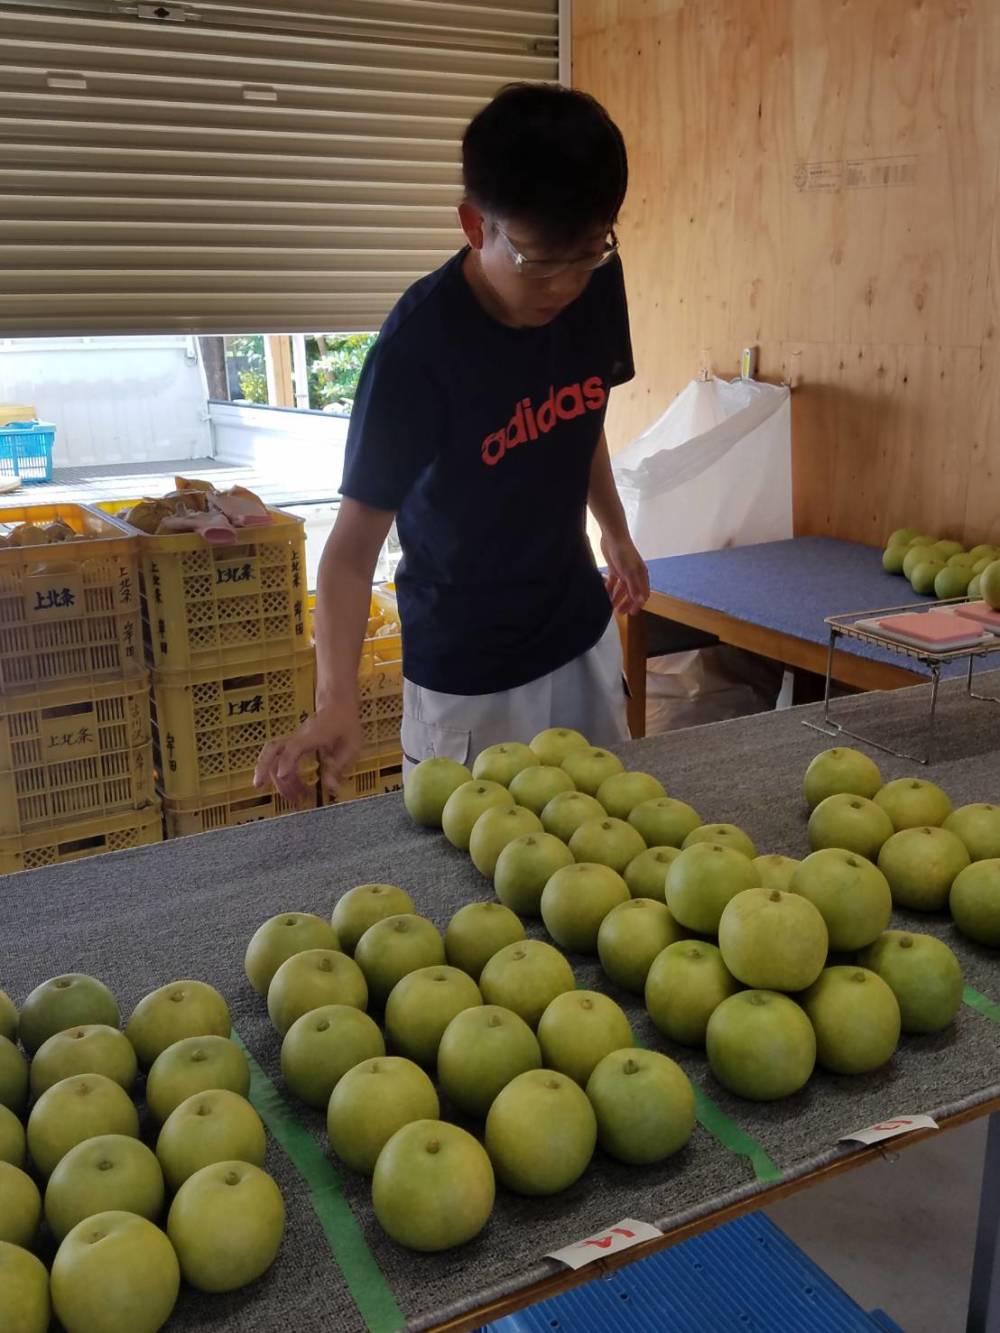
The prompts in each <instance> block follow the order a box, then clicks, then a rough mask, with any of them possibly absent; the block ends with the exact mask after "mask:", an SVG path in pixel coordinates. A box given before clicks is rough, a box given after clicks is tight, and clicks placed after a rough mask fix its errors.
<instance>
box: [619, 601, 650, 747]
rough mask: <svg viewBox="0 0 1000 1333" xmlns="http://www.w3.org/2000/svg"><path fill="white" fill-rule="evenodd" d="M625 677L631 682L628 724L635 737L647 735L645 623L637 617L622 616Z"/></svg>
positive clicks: (629, 684)
mask: <svg viewBox="0 0 1000 1333" xmlns="http://www.w3.org/2000/svg"><path fill="white" fill-rule="evenodd" d="M618 632H619V633H620V634H621V639H622V657H623V659H624V662H625V679H626V680H627V681H628V688H629V694H630V698H629V701H628V727H629V731H630V732H631V733H632V739H633V740H638V739H639V737H640V736H645V734H646V622H645V620H643V618H642V612H641V611H640V612H639V614H638V615H637V616H619V617H618Z"/></svg>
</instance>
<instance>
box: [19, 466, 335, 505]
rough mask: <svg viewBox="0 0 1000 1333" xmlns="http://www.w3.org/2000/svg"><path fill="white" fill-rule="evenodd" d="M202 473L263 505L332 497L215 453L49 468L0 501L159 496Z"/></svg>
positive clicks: (319, 487) (320, 484)
mask: <svg viewBox="0 0 1000 1333" xmlns="http://www.w3.org/2000/svg"><path fill="white" fill-rule="evenodd" d="M177 475H180V476H182V477H205V478H207V479H208V480H210V481H212V482H214V484H215V485H216V487H217V488H218V489H219V490H224V489H225V488H226V487H227V486H237V485H238V486H246V487H247V488H248V489H249V490H252V491H255V492H256V493H257V494H258V495H259V496H260V497H261V499H262V500H266V501H267V503H268V504H276V505H281V504H290V503H296V502H300V501H301V502H304V503H313V504H315V503H316V502H318V501H322V500H331V499H333V500H335V499H336V496H331V495H330V488H329V483H328V481H327V480H326V479H325V478H318V479H317V480H316V481H315V483H312V484H310V483H304V482H303V481H302V480H301V478H298V477H297V478H296V479H295V480H294V481H292V482H289V481H288V480H287V479H286V478H284V477H282V476H279V475H275V474H273V473H271V472H267V471H263V470H261V469H258V468H251V467H244V466H243V465H242V464H239V463H225V462H220V461H219V459H216V458H187V459H183V460H181V461H180V462H176V463H171V462H166V463H135V464H128V463H106V464H100V465H95V466H93V467H63V468H54V469H53V473H52V480H51V481H48V482H38V483H35V484H32V485H29V486H21V487H20V488H19V489H18V490H16V491H12V492H10V493H9V494H8V495H5V496H4V497H3V500H2V502H0V503H3V504H25V505H28V504H65V503H78V504H93V503H94V501H95V500H113V499H116V498H117V497H119V496H139V495H164V494H165V493H166V492H167V491H172V490H173V488H174V477H175V476H177Z"/></svg>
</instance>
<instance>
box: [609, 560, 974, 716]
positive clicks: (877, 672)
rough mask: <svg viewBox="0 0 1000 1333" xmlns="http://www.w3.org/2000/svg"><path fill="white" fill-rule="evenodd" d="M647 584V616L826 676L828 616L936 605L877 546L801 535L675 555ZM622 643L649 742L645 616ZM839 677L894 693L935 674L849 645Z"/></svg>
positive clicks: (633, 710) (841, 651) (840, 653)
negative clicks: (888, 565) (892, 568)
mask: <svg viewBox="0 0 1000 1333" xmlns="http://www.w3.org/2000/svg"><path fill="white" fill-rule="evenodd" d="M649 581H650V596H649V601H648V602H647V603H646V610H647V611H648V612H650V613H651V614H652V615H655V616H659V617H661V618H663V619H665V620H672V621H675V622H677V623H679V624H681V625H687V626H690V627H691V628H692V629H698V630H702V631H704V632H706V633H708V634H714V635H716V636H717V637H718V638H719V639H720V640H721V641H722V642H723V643H730V644H733V645H734V646H735V647H737V648H745V649H746V650H747V651H748V652H752V653H758V654H760V655H761V656H762V657H769V658H772V659H773V660H774V661H776V662H781V663H783V664H784V665H785V666H786V667H789V668H792V669H798V670H800V671H810V672H813V673H814V674H816V675H820V676H821V675H823V674H824V673H825V672H826V669H827V649H828V645H829V637H830V636H829V627H828V626H827V625H826V623H825V617H826V616H830V615H838V614H840V613H843V612H850V611H858V612H860V611H864V610H865V609H866V608H871V609H872V610H874V609H876V608H878V607H883V606H896V605H898V604H899V603H901V602H910V601H915V602H919V601H926V602H928V603H930V602H931V601H933V600H934V599H933V598H931V597H927V598H920V597H918V596H917V595H916V594H915V593H913V592H912V591H911V589H910V587H909V584H908V583H907V582H906V580H905V579H903V578H900V577H899V576H898V575H893V574H887V573H886V572H885V571H884V570H883V568H882V552H881V551H880V550H878V549H877V548H875V547H871V546H862V545H861V544H860V543H859V542H845V541H838V540H837V539H835V538H832V537H794V538H791V539H790V540H788V541H780V542H763V543H761V544H760V545H759V546H731V547H727V548H725V549H724V550H721V551H701V552H698V553H697V554H695V555H676V556H667V557H665V558H663V559H660V560H651V561H650V562H649ZM624 641H625V657H626V674H627V676H628V680H629V687H630V689H631V693H632V699H631V704H630V709H629V723H630V725H631V730H632V735H633V736H641V735H644V734H645V715H646V632H645V625H644V622H643V619H642V617H641V616H630V617H629V618H628V620H627V622H626V624H625V630H624ZM994 665H995V663H994ZM963 668H964V663H963V664H956V665H955V666H953V667H949V668H946V669H945V670H944V672H943V675H944V677H945V678H946V679H947V678H949V677H950V676H953V675H959V674H961V672H962V670H963ZM976 669H977V670H978V669H979V667H978V666H977V668H976ZM832 675H833V679H834V680H836V681H838V682H839V683H840V684H843V685H850V686H853V687H855V688H857V689H861V690H892V689H898V688H900V687H902V686H906V685H914V684H917V683H918V682H920V681H922V680H926V679H927V678H928V676H929V672H928V670H927V669H926V668H925V667H922V666H921V665H920V664H919V663H917V662H909V663H906V664H903V663H902V660H901V659H900V657H898V656H894V655H893V654H892V653H891V652H888V651H886V650H884V649H879V648H877V647H874V646H872V645H868V644H862V643H858V642H856V641H855V642H846V641H844V640H841V641H840V643H839V646H838V649H837V652H836V653H835V654H834V661H833V672H832Z"/></svg>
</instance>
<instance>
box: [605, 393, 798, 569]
mask: <svg viewBox="0 0 1000 1333" xmlns="http://www.w3.org/2000/svg"><path fill="white" fill-rule="evenodd" d="M791 444H792V416H791V395H790V392H789V390H788V389H787V388H785V387H783V386H778V385H773V384H758V383H757V382H756V381H754V380H736V381H734V382H733V383H732V384H730V383H728V382H727V381H725V380H721V379H710V380H692V381H691V383H690V384H689V385H688V386H687V388H686V389H684V390H683V391H682V392H681V393H680V394H678V396H677V397H676V398H675V399H674V401H673V402H672V403H671V404H670V406H669V407H668V408H667V410H666V411H665V412H664V414H663V416H662V417H660V419H659V421H657V422H655V423H654V424H653V425H652V426H651V427H650V428H649V430H647V431H645V432H644V434H642V435H640V436H639V438H638V439H637V440H633V442H632V443H631V444H630V445H628V446H627V447H626V448H625V449H623V450H622V451H621V453H619V454H618V455H616V457H615V459H614V473H615V480H616V482H617V484H618V490H619V493H620V495H621V498H622V503H623V504H624V506H625V514H626V517H627V518H628V525H629V531H630V532H631V534H632V539H633V541H634V542H635V544H636V545H637V546H638V548H639V551H640V554H641V555H642V556H643V557H644V558H645V559H647V560H653V559H655V558H656V557H657V556H664V555H687V554H689V553H690V552H692V551H713V550H718V549H719V548H721V547H723V546H749V545H752V544H753V543H755V542H768V541H779V540H781V539H782V538H785V537H791V536H792V450H791Z"/></svg>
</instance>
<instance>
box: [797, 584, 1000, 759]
mask: <svg viewBox="0 0 1000 1333" xmlns="http://www.w3.org/2000/svg"><path fill="white" fill-rule="evenodd" d="M967 600H968V598H965V597H956V598H950V599H948V600H947V601H941V602H934V603H932V604H931V605H930V606H929V607H928V605H927V603H926V602H908V603H906V604H905V605H903V606H887V607H882V608H881V609H879V610H874V611H851V612H847V613H846V614H843V615H836V616H827V617H826V619H825V623H826V624H827V625H828V626H829V629H830V643H829V648H828V650H827V658H826V678H825V685H824V689H823V719H822V722H809V721H803V723H802V725H803V726H804V727H809V729H810V730H811V731H818V732H821V733H822V734H823V735H825V736H849V737H850V738H851V739H852V740H855V741H861V742H862V743H863V744H865V745H871V746H873V747H874V748H875V749H876V750H881V751H883V753H885V754H892V755H895V756H896V757H897V758H898V759H910V760H912V761H913V762H914V763H917V764H929V763H930V762H931V759H932V758H933V755H934V741H935V724H936V720H937V701H938V691H939V689H940V686H941V670H942V668H943V667H944V666H945V665H947V664H948V663H949V662H961V661H967V662H968V671H967V672H966V675H965V690H966V694H967V695H968V697H969V698H970V699H977V700H979V701H980V702H982V703H993V704H996V703H1000V698H997V697H996V696H995V695H992V694H978V693H977V692H976V690H975V689H973V685H972V675H973V666H974V664H975V661H976V659H977V658H981V657H990V656H993V655H995V654H1000V636H996V635H994V636H993V638H992V641H991V642H988V643H983V644H980V645H978V646H976V647H974V648H954V649H951V650H949V651H943V652H934V651H933V650H930V649H927V648H917V647H914V646H911V645H910V644H905V643H900V642H899V641H898V640H895V639H888V638H884V637H883V636H882V635H880V634H876V633H875V632H874V631H873V630H870V629H868V628H866V627H865V626H861V625H858V623H857V622H858V621H861V620H871V619H873V618H874V617H876V616H889V615H898V614H900V613H902V612H906V611H924V610H934V609H935V608H937V607H940V606H954V605H956V604H957V603H961V602H965V601H967ZM970 623H971V624H975V623H976V622H974V621H972V622H970ZM842 637H843V638H847V639H855V640H857V641H859V642H861V643H867V644H871V646H872V647H874V648H880V649H881V650H882V651H883V652H891V653H894V654H896V655H897V656H899V657H906V658H910V659H911V660H913V661H917V662H920V663H921V665H922V666H924V667H925V668H926V669H927V671H928V672H929V673H930V687H931V692H930V707H929V711H928V719H927V743H926V746H925V750H924V754H923V755H918V754H910V753H909V752H908V751H906V750H897V749H894V748H893V746H891V745H885V744H882V743H881V742H879V741H876V740H873V739H872V738H871V737H870V736H864V735H862V734H861V733H860V732H858V731H852V730H851V729H850V728H849V727H845V726H844V724H843V723H842V722H838V721H837V719H836V718H834V717H832V716H831V713H830V699H831V687H832V684H833V664H834V658H835V654H836V651H837V640H838V639H840V638H842Z"/></svg>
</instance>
